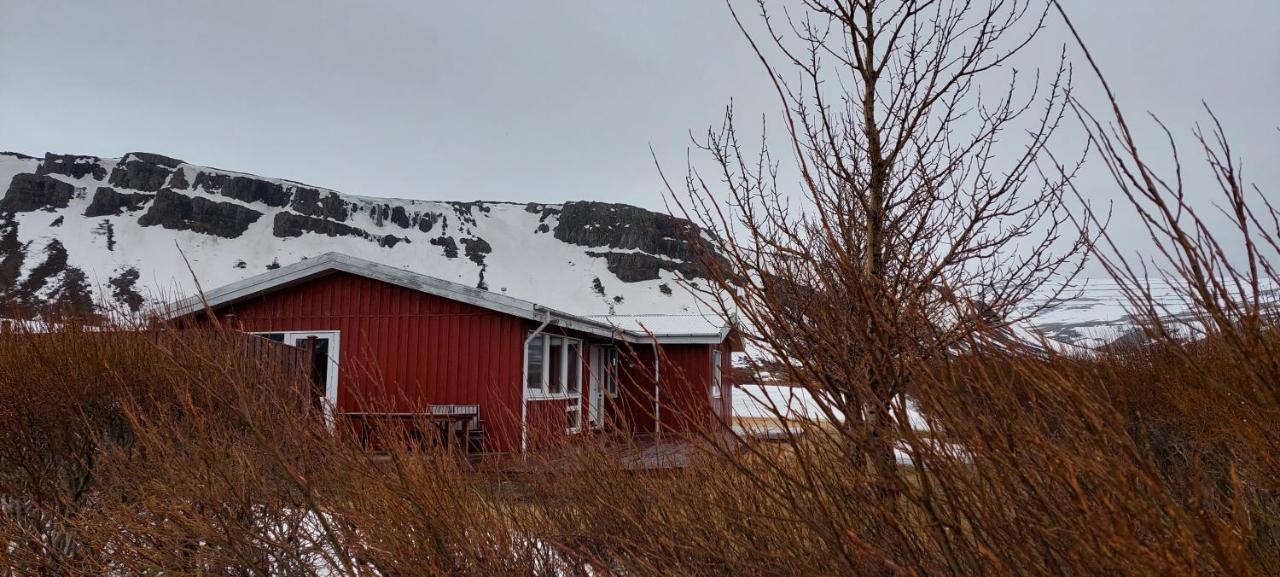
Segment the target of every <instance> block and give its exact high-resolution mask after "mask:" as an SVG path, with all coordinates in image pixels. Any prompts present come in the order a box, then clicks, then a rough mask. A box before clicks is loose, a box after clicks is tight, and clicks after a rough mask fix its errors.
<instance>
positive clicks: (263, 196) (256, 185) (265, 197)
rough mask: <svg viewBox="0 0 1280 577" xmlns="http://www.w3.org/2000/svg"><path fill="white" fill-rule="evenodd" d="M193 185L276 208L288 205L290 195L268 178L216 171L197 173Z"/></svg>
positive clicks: (229, 196) (228, 196)
mask: <svg viewBox="0 0 1280 577" xmlns="http://www.w3.org/2000/svg"><path fill="white" fill-rule="evenodd" d="M195 187H196V188H200V187H204V189H205V190H207V191H209V192H211V193H213V194H220V195H222V196H225V197H227V198H234V199H236V200H239V201H241V202H248V203H254V202H260V203H262V204H265V205H267V206H274V207H277V208H279V207H283V206H288V205H289V198H290V197H291V196H292V195H291V194H290V193H289V191H287V190H285V188H284V186H282V185H280V184H277V183H274V182H271V181H269V180H263V179H260V178H252V177H249V176H240V175H230V174H221V173H216V172H201V173H199V174H197V175H196V180H195Z"/></svg>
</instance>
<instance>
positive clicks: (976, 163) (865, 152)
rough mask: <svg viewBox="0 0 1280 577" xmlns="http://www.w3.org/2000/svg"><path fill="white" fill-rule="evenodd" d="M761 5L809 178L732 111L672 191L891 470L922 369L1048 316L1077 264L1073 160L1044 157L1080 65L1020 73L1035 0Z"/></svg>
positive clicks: (772, 341) (864, 443)
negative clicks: (962, 346)
mask: <svg viewBox="0 0 1280 577" xmlns="http://www.w3.org/2000/svg"><path fill="white" fill-rule="evenodd" d="M757 6H758V8H759V14H760V20H759V22H760V23H761V25H762V29H763V32H761V33H754V32H751V31H749V28H748V26H747V25H746V24H745V23H744V21H743V20H742V18H741V17H740V14H739V11H738V9H736V8H735V7H734V6H733V4H732V3H730V4H729V9H730V12H731V13H732V16H733V18H734V20H735V22H737V24H738V27H739V29H740V30H741V31H742V34H743V35H744V36H745V37H746V39H747V40H748V41H749V43H750V46H751V48H752V50H754V53H755V55H756V56H757V57H758V59H759V61H760V64H761V65H762V67H763V69H764V70H765V72H766V73H767V75H768V78H769V79H770V81H771V82H772V85H773V87H774V88H775V90H776V93H777V98H778V102H779V104H780V105H781V109H782V110H781V117H782V119H783V123H782V124H783V126H784V128H785V132H786V137H787V141H788V144H789V149H790V150H789V152H790V156H791V160H792V161H793V162H794V166H795V169H796V173H797V174H798V179H796V181H795V182H794V183H793V182H790V181H789V179H784V178H782V177H780V175H781V174H783V173H782V172H781V171H780V166H781V164H780V162H779V161H778V160H777V158H776V157H775V156H774V155H773V153H772V152H771V151H770V150H769V148H768V145H767V142H766V141H767V139H763V140H762V142H761V144H760V145H759V148H758V149H756V148H754V147H750V146H749V145H744V143H743V142H742V140H741V139H740V138H739V130H738V125H737V122H736V118H735V113H734V110H733V108H732V106H730V107H729V109H728V110H727V112H726V115H725V118H724V123H723V125H722V126H720V127H719V128H716V129H712V130H709V131H708V132H707V134H706V138H705V140H701V141H699V142H698V143H697V145H698V148H699V149H701V150H702V151H705V152H706V153H707V154H708V155H709V157H710V159H711V160H712V161H713V164H714V167H715V168H714V174H712V173H711V172H708V171H706V170H702V169H699V168H697V166H696V165H693V166H691V168H690V169H689V171H688V172H687V174H686V180H685V182H684V187H685V190H683V191H681V192H680V193H679V194H677V193H676V191H675V188H676V187H675V186H674V185H671V184H670V183H669V190H670V192H671V194H672V198H673V199H674V201H675V203H677V204H678V206H679V208H680V210H682V211H683V212H684V213H685V214H686V215H687V216H689V217H690V218H692V219H694V220H696V221H698V222H699V223H700V224H701V225H702V226H703V227H704V228H706V229H709V230H710V231H712V232H713V233H715V234H716V236H718V237H720V238H721V239H722V240H723V243H722V244H723V250H724V253H725V257H726V258H724V259H719V258H710V257H709V258H706V259H704V261H705V263H704V264H705V265H706V267H707V269H708V270H709V273H710V276H711V277H712V278H713V279H714V280H715V282H714V283H713V284H715V287H714V289H715V290H712V291H708V293H709V294H712V295H713V296H712V298H714V299H716V301H717V303H718V304H719V305H720V306H721V307H723V308H724V309H725V310H726V311H733V312H735V313H736V314H738V315H739V317H740V318H741V320H742V322H743V325H744V327H746V328H747V331H748V337H749V341H750V342H751V343H752V344H753V345H754V346H755V347H756V348H758V349H759V350H760V351H761V352H762V353H763V354H764V356H767V357H770V358H772V359H773V360H774V361H781V365H780V366H782V367H784V370H785V372H786V373H787V377H788V379H789V380H790V381H792V382H793V383H794V384H796V385H798V386H804V387H806V388H809V389H811V390H812V392H815V393H818V395H817V396H818V397H819V398H823V399H828V400H829V402H828V403H827V404H826V405H827V406H826V407H824V409H825V410H826V411H828V413H829V415H828V416H829V417H831V418H832V419H835V420H841V421H842V422H845V423H846V424H847V425H848V426H847V427H845V429H846V432H847V434H849V435H850V441H851V444H852V445H853V446H855V447H857V450H856V451H855V458H865V459H867V463H868V466H869V467H870V468H872V469H880V470H886V469H893V468H894V467H895V465H894V461H893V459H894V457H893V449H892V446H893V445H892V444H893V439H892V436H893V435H892V429H893V427H895V426H897V425H896V423H905V422H906V419H905V406H904V404H903V403H904V401H903V400H902V399H903V393H904V392H907V391H908V390H909V388H910V387H911V386H913V385H912V382H913V379H912V375H911V372H912V370H913V369H912V368H911V367H918V366H921V364H920V363H919V362H917V361H918V360H920V359H922V358H928V357H930V356H932V355H936V354H937V353H938V352H941V351H946V350H949V349H951V348H953V347H955V346H957V345H958V343H960V342H962V341H963V340H965V339H967V338H968V337H970V336H972V335H973V334H974V333H975V332H978V331H982V332H988V331H990V330H992V329H1001V328H1005V327H1009V326H1011V325H1014V324H1016V323H1018V322H1019V321H1020V320H1022V319H1025V318H1026V317H1027V316H1030V315H1032V314H1034V313H1035V312H1036V309H1035V308H1034V307H1031V308H1028V307H1026V306H1024V305H1025V304H1026V303H1027V302H1028V297H1030V296H1031V295H1033V293H1037V292H1040V293H1041V294H1046V293H1047V297H1048V298H1046V299H1045V300H1043V301H1040V300H1038V301H1037V302H1041V303H1042V304H1044V303H1046V302H1051V301H1052V300H1053V299H1054V298H1056V297H1057V296H1059V294H1060V291H1061V290H1062V288H1061V287H1065V286H1067V285H1068V281H1069V280H1070V279H1072V278H1073V277H1074V276H1075V274H1076V273H1077V272H1078V271H1079V267H1080V266H1081V264H1082V262H1083V259H1082V258H1080V257H1081V256H1082V254H1083V252H1084V251H1085V249H1086V248H1087V246H1088V242H1087V239H1088V235H1087V234H1077V233H1078V232H1079V231H1078V230H1077V229H1076V228H1075V227H1073V226H1072V225H1071V223H1070V220H1069V218H1068V217H1067V214H1066V212H1065V210H1064V192H1065V191H1066V190H1067V188H1066V187H1067V184H1068V183H1069V181H1070V180H1071V179H1072V177H1073V176H1074V172H1075V170H1076V169H1078V167H1079V162H1077V163H1075V165H1074V166H1072V167H1069V168H1068V169H1066V170H1056V168H1057V167H1056V166H1054V165H1046V166H1049V167H1051V168H1055V170H1042V166H1041V161H1042V159H1044V158H1047V148H1046V147H1047V146H1048V144H1049V141H1050V137H1051V136H1052V135H1053V134H1054V132H1055V130H1056V129H1057V128H1058V126H1059V124H1060V123H1061V121H1062V120H1063V118H1064V115H1065V112H1066V111H1067V110H1068V102H1069V94H1070V84H1071V82H1070V67H1069V66H1068V64H1067V63H1066V60H1065V55H1064V56H1062V57H1060V58H1059V59H1058V61H1057V62H1056V63H1055V65H1056V66H1055V68H1053V72H1052V74H1048V75H1045V76H1043V77H1042V76H1041V75H1040V73H1039V72H1038V71H1037V72H1036V73H1034V74H1031V75H1028V74H1025V73H1021V72H1019V71H1018V70H1016V69H1013V68H1012V66H1011V64H1012V61H1013V59H1014V58H1015V57H1016V56H1017V55H1019V53H1020V52H1022V50H1023V49H1024V48H1025V47H1026V46H1028V44H1029V43H1031V42H1032V41H1033V39H1035V38H1036V36H1037V35H1038V33H1039V32H1040V31H1041V30H1042V28H1043V26H1044V23H1045V18H1046V16H1047V15H1048V9H1049V5H1048V4H1047V3H1042V2H1037V1H1035V0H990V1H989V2H970V1H963V0H909V1H891V2H885V1H877V0H859V1H845V0H808V1H806V2H803V8H804V9H803V11H802V12H800V13H793V12H792V11H790V10H787V9H783V10H782V11H781V16H779V15H778V13H776V12H775V11H773V10H771V9H770V7H769V6H768V5H767V3H766V2H764V1H760V2H759V3H758V4H757ZM1002 74H1003V79H1001V78H1000V77H1001V75H1002ZM993 80H995V81H996V82H993ZM993 86H995V87H997V89H996V90H995V91H994V92H993V91H992V87H993ZM748 148H751V149H750V150H748ZM1082 156H1083V155H1082ZM1054 287H1058V288H1054ZM843 417H847V418H843Z"/></svg>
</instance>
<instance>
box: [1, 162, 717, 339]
mask: <svg viewBox="0 0 1280 577" xmlns="http://www.w3.org/2000/svg"><path fill="white" fill-rule="evenodd" d="M0 186H4V187H6V188H5V189H4V191H3V195H0V308H10V307H18V308H21V309H24V310H25V311H27V312H26V314H39V312H40V311H42V310H48V309H47V307H69V308H70V309H72V310H76V311H85V310H89V309H90V308H93V307H96V308H97V309H98V310H104V309H106V308H110V307H123V308H126V309H131V310H139V309H140V308H141V307H144V306H147V305H149V304H153V303H156V302H159V301H172V300H174V299H175V298H177V297H181V296H185V295H187V294H191V292H192V290H193V288H194V285H193V283H192V274H191V272H190V271H188V268H187V267H188V265H187V262H189V263H190V266H191V270H194V272H195V275H196V278H198V280H199V282H200V284H201V286H202V287H204V288H206V289H209V288H214V287H218V286H221V285H224V284H227V283H230V282H233V281H236V280H239V279H242V278H245V277H248V276H251V275H254V274H258V273H260V272H262V271H264V270H267V269H270V268H274V267H277V266H281V265H285V264H289V263H291V262H295V261H298V260H300V259H304V258H307V257H310V256H315V255H319V254H321V253H325V252H329V251H338V252H344V253H347V254H351V255H353V256H358V257H361V258H366V259H370V260H376V261H379V262H383V263H386V264H389V265H393V266H399V267H403V268H407V269H411V270H414V271H417V272H420V273H423V274H427V275H431V276H434V277H438V278H443V279H447V280H451V281H455V282H459V283H463V284H466V285H469V286H475V287H480V288H484V289H487V290H490V291H495V292H499V293H503V294H507V295H510V296H513V297H518V298H522V299H526V300H530V301H534V302H537V303H539V304H543V305H546V306H550V307H553V308H558V309H561V310H565V311H568V312H573V313H578V314H626V313H680V312H687V311H693V310H695V309H697V308H698V302H697V299H696V298H695V297H694V296H693V295H692V294H690V293H689V292H688V291H682V290H680V288H679V286H678V279H680V278H686V279H690V280H691V281H692V282H695V283H696V282H697V279H698V276H699V274H700V267H699V266H697V264H696V262H697V259H696V257H695V247H694V246H692V244H691V242H689V240H688V239H689V238H705V237H703V236H700V235H695V236H691V235H690V234H689V233H690V231H693V230H695V229H693V228H692V225H691V224H690V223H689V222H688V221H685V220H682V219H678V218H673V217H671V216H668V215H664V214H660V213H655V212H651V211H648V210H644V209H641V208H637V207H634V206H628V205H622V204H607V203H600V202H567V203H564V204H558V205H543V204H513V203H502V202H481V201H477V202H428V201H418V200H403V199H387V198H372V197H363V196H354V195H348V194H342V193H339V192H336V191H332V190H326V189H323V188H317V187H312V186H307V185H304V184H301V183H297V182H291V181H287V180H280V179H272V178H262V177H258V176H253V175H249V174H243V173H237V172H231V171H227V170H220V169H216V168H210V167H206V166H198V165H194V164H190V163H187V162H183V161H181V160H177V159H174V158H168V157H165V156H161V155H158V154H148V153H131V154H127V155H125V156H124V157H123V158H97V157H92V156H72V155H56V154H46V155H45V156H44V157H43V158H36V157H30V156H26V155H22V154H16V153H0ZM179 249H181V250H179ZM184 256H185V259H186V260H185V261H184V258H183V257H184Z"/></svg>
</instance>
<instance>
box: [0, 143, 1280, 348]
mask: <svg viewBox="0 0 1280 577" xmlns="http://www.w3.org/2000/svg"><path fill="white" fill-rule="evenodd" d="M0 186H3V187H5V188H4V189H3V194H0V313H6V312H8V313H9V314H13V310H12V309H18V312H22V313H24V314H26V315H38V314H40V313H41V312H42V311H47V310H49V309H50V307H54V308H59V309H71V310H72V311H78V312H84V311H89V310H92V309H97V310H99V311H101V310H107V309H113V310H121V309H124V310H134V311H136V310H139V309H141V308H142V307H145V306H147V305H150V304H155V303H159V302H165V301H172V300H175V299H176V298H180V297H183V296H187V295H190V294H192V292H193V290H194V284H193V282H192V272H191V271H194V272H195V278H197V279H198V280H199V282H200V284H201V286H202V287H204V288H206V289H210V288H215V287H218V286H222V285H224V284H227V283H230V282H234V281H237V280H240V279H243V278H245V277H248V276H251V275H254V274H257V273H260V272H262V271H264V270H267V269H270V268H274V267H277V266H282V265H285V264H289V263H292V262H296V261H298V260H301V259H304V258H307V257H310V256H315V255H319V254H322V253H325V252H330V251H337V252H343V253H347V254H350V255H353V256H357V257H361V258H365V259H369V260H374V261H378V262H383V263H386V264H389V265H393V266H398V267H402V268H406V269H410V270H413V271H417V272H420V273H423V274H427V275H430V276H434V277H438V278H443V279H446V280H451V281H455V282H459V283H463V284H466V285H469V286H475V287H480V288H484V289H487V290H490V291H495V292H499V293H503V294H506V295H509V296H513V297H517V298H522V299H525V300H530V301H533V302H537V303H539V304H543V305H545V306H550V307H553V308H557V309H560V310H563V311H566V312H572V313H577V314H583V315H599V314H651V313H662V314H680V313H686V312H699V311H703V310H705V308H706V307H705V305H702V304H701V303H700V302H699V299H698V298H697V297H696V296H694V295H693V294H691V293H690V292H689V291H687V290H682V287H681V286H680V279H685V280H688V281H690V282H691V283H693V284H697V283H698V282H699V281H700V280H701V279H700V274H701V270H700V269H701V267H699V266H698V264H697V258H696V257H695V253H696V250H697V249H696V247H694V246H693V245H692V244H691V242H690V241H689V240H688V239H690V238H698V239H702V240H703V241H710V242H707V243H706V245H705V246H708V247H710V246H713V245H714V239H712V238H710V237H708V236H706V235H705V233H699V234H693V235H691V234H690V233H691V232H694V231H695V230H696V229H695V228H693V225H692V224H691V223H689V222H688V221H685V220H683V219H679V218H674V217H671V216H668V215H665V214H661V213H656V212H651V211H648V210H645V209H642V208H637V207H634V206H628V205H623V204H608V203H601V202H567V203H564V204H555V205H552V204H547V205H543V204H514V203H503V202H483V201H477V202H431V201H419V200H403V199H388V198H373V197H365V196H354V195H348V194H342V193H339V192H336V191H332V190H327V189H323V188H317V187H312V186H308V185H305V184H301V183H297V182H292V181H288V180H280V179H273V178H262V177H258V176H254V175H250V174H243V173H238V172H231V171H227V170H221V169H216V168H210V167H206V166H199V165H194V164H190V163H187V162H183V161H181V160H177V159H174V158H168V157H165V156H161V155H158V154H148V153H131V154H127V155H125V156H124V157H123V158H97V157H92V156H72V155H57V154H46V155H45V156H44V157H43V158H36V157H31V156H26V155H22V154H17V153H8V152H0ZM184 256H185V261H184V258H183V257H184ZM188 262H189V263H190V267H191V268H190V270H188ZM704 282H705V281H704ZM1082 286H1083V289H1082V290H1081V291H1080V293H1079V294H1078V295H1077V296H1075V297H1074V298H1072V299H1071V300H1069V301H1068V302H1064V303H1061V304H1058V305H1056V306H1054V307H1053V308H1051V309H1049V310H1047V311H1044V312H1043V313H1042V314H1040V315H1039V316H1038V317H1037V318H1035V319H1034V321H1033V322H1032V324H1033V325H1034V326H1035V327H1036V328H1037V329H1039V330H1040V331H1042V332H1043V333H1044V334H1045V335H1046V336H1048V337H1050V338H1052V339H1055V340H1058V341H1061V342H1065V343H1070V344H1076V345H1084V346H1096V345H1099V344H1102V343H1105V342H1108V341H1110V340H1113V339H1115V338H1117V337H1120V336H1122V335H1124V334H1126V333H1129V332H1131V331H1133V330H1134V328H1135V326H1134V322H1133V320H1132V319H1130V318H1129V317H1128V315H1127V314H1126V311H1125V307H1124V303H1123V295H1122V294H1121V293H1120V291H1119V290H1118V289H1117V288H1116V287H1115V285H1114V284H1113V283H1111V282H1109V281H1085V282H1083V283H1082ZM1155 288H1156V289H1157V291H1158V292H1159V294H1161V295H1163V296H1161V298H1162V299H1163V300H1168V301H1169V302H1168V303H1166V304H1168V305H1170V310H1174V311H1176V310H1178V308H1179V306H1178V303H1176V302H1174V297H1173V294H1174V292H1173V291H1172V290H1171V289H1169V288H1168V287H1163V288H1162V287H1160V286H1159V285H1156V287H1155ZM1272 293H1273V295H1272V296H1273V297H1280V291H1276V290H1273V291H1272ZM1277 300H1280V298H1277ZM1034 304H1035V303H1028V306H1031V305H1034ZM0 316H4V314H0Z"/></svg>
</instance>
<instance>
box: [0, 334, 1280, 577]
mask: <svg viewBox="0 0 1280 577" xmlns="http://www.w3.org/2000/svg"><path fill="white" fill-rule="evenodd" d="M1259 329H1260V330H1261V332H1260V333H1258V334H1256V335H1254V336H1253V337H1251V338H1253V339H1254V342H1258V343H1260V345H1265V346H1260V347H1259V348H1258V349H1256V350H1253V351H1242V350H1241V349H1240V348H1239V347H1238V346H1237V345H1236V344H1234V343H1236V342H1237V341H1238V339H1230V338H1225V337H1222V336H1220V335H1218V336H1211V337H1210V338H1207V339H1205V340H1202V341H1199V342H1196V343H1194V344H1178V343H1172V342H1154V343H1152V344H1151V345H1147V346H1134V347H1131V348H1127V349H1122V350H1116V351H1113V352H1111V353H1109V354H1106V355H1099V356H1096V357H1092V358H1069V357H1063V356H1056V355H1052V354H1046V353H1043V352H1035V351H1032V350H1031V349H1022V348H1017V347H1008V346H985V344H984V343H979V342H975V343H974V346H973V347H971V348H970V349H969V350H968V352H967V353H965V354H963V355H950V356H946V357H939V358H936V359H929V360H928V362H926V363H922V364H921V366H919V367H917V369H918V370H917V372H916V378H917V380H918V382H919V383H920V384H919V385H918V386H917V389H918V390H917V391H916V392H915V396H916V399H917V401H918V402H919V404H920V406H921V408H922V410H923V412H924V413H925V414H926V415H927V416H928V420H929V426H928V430H925V431H917V430H914V429H912V428H910V427H905V426H904V427H902V428H901V431H900V433H901V437H900V439H899V440H898V444H899V448H900V449H901V450H902V452H903V453H904V454H906V455H909V457H910V460H911V463H910V464H904V465H903V466H902V467H901V468H900V470H899V475H897V476H895V478H894V479H893V482H894V483H895V484H896V487H895V488H896V491H895V492H894V493H893V494H894V497H893V498H892V499H889V500H886V499H885V497H884V493H883V492H882V491H880V490H879V489H878V487H879V486H880V484H881V483H882V482H883V481H882V480H879V479H870V478H868V474H869V473H868V468H866V467H865V466H862V463H860V462H858V461H857V460H856V459H851V458H850V452H849V451H848V445H847V443H846V442H845V440H844V439H843V437H842V433H841V432H840V429H839V428H837V427H831V426H829V425H828V424H826V423H819V422H814V423H803V429H804V434H803V435H801V436H797V437H795V438H793V439H791V440H790V441H787V442H781V443H777V442H774V443H764V442H753V441H750V440H743V441H742V443H741V444H735V445H724V444H722V443H717V442H713V441H712V440H713V439H714V438H717V437H719V436H720V435H721V434H722V433H723V431H715V430H708V431H703V432H701V434H695V435H692V438H691V439H690V443H691V444H692V445H693V446H694V447H695V449H694V452H693V456H692V458H691V459H690V462H689V463H688V466H687V467H686V468H684V469H680V470H654V471H643V470H636V469H635V468H634V467H632V466H629V463H628V462H627V460H626V459H625V458H623V455H624V454H625V450H623V451H620V450H619V445H618V443H617V442H616V440H615V441H613V442H610V443H604V442H599V443H597V442H594V441H593V440H591V439H588V438H583V439H578V440H576V441H577V442H575V443H574V444H573V446H571V447H562V448H560V449H558V450H557V449H549V450H547V451H546V452H545V453H542V454H540V455H537V456H535V457H533V458H532V459H533V460H532V464H529V465H526V466H524V467H522V468H521V470H520V472H518V473H515V472H511V473H504V472H502V471H501V470H497V471H495V469H494V468H492V467H476V466H474V465H472V464H470V463H468V462H467V461H465V460H463V459H459V458H457V457H456V456H455V455H451V454H449V453H447V452H445V451H442V450H435V449H431V448H427V449H425V450H423V449H417V448H415V449H410V448H409V447H410V443H407V442H400V441H405V439H401V438H399V437H398V435H400V434H401V432H400V431H397V430H393V429H387V430H385V431H381V432H380V434H381V435H384V438H383V439H382V440H381V441H380V445H382V446H384V447H385V448H386V449H387V452H386V453H385V454H384V455H379V456H378V457H377V458H375V457H374V456H372V455H371V454H370V453H368V452H367V451H365V450H364V449H362V448H361V447H360V446H359V445H358V444H357V443H356V442H355V441H354V439H353V436H352V435H349V434H346V433H345V432H344V431H343V429H342V427H336V428H329V427H326V426H325V424H324V422H323V420H322V419H319V418H318V417H317V415H316V413H315V411H314V410H311V409H309V408H308V405H307V403H302V402H299V401H298V399H299V396H298V391H299V387H298V384H297V382H296V381H297V380H298V379H297V375H296V374H294V373H291V372H290V371H289V370H287V369H288V367H287V366H282V365H278V364H275V363H273V362H270V361H267V360H264V358H262V357H258V358H254V357H251V356H248V355H244V354H243V350H242V349H239V348H238V346H237V345H236V343H237V342H239V340H240V339H239V337H236V336H235V335H232V334H229V333H225V332H221V331H220V330H218V329H208V330H200V331H177V330H165V331H156V330H150V331H148V330H139V331H128V332H115V333H100V332H90V331H84V330H80V329H77V328H75V327H69V328H68V327H62V328H60V330H57V331H53V332H47V333H40V334H35V333H23V332H21V331H19V332H18V333H16V334H8V335H3V336H0V341H3V343H2V345H3V346H0V419H3V421H2V422H3V423H4V425H5V426H4V427H0V499H2V500H0V503H2V505H3V506H2V508H0V511H2V512H0V543H3V544H4V546H3V547H0V567H3V570H2V571H0V574H7V575H111V574H115V575H134V574H166V575H197V574H199V575H209V574H217V575H221V574H226V575H335V574H337V575H443V574H449V575H459V574H465V575H507V574H530V575H537V574H543V575H552V574H556V575H563V574H616V575H672V574H680V575H788V574H790V575H836V574H841V575H864V574H875V575H879V574H892V575H979V574H986V575H1008V574H1027V575H1170V574H1214V575H1267V574H1275V573H1276V572H1277V571H1278V570H1280V541H1278V539H1280V503H1278V498H1280V481H1278V479H1280V466H1277V462H1276V459H1277V455H1280V451H1277V449H1280V443H1278V442H1277V440H1278V437H1280V434H1278V433H1277V431H1276V427H1275V425H1276V424H1277V423H1280V412H1278V409H1280V405H1278V404H1277V402H1276V395H1275V388H1274V387H1275V384H1274V383H1270V382H1263V381H1259V380H1257V372H1256V370H1255V369H1256V368H1257V365H1258V364H1266V363H1270V362H1273V361H1274V358H1271V357H1269V356H1266V357H1260V356H1256V355H1264V354H1266V355H1270V354H1272V353H1269V352H1264V351H1275V350H1277V349H1278V348H1280V332H1277V331H1276V327H1275V325H1274V323H1273V322H1270V321H1268V322H1267V323H1265V324H1263V325H1260V326H1259ZM588 568H590V569H588ZM588 572H593V573H588Z"/></svg>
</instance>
